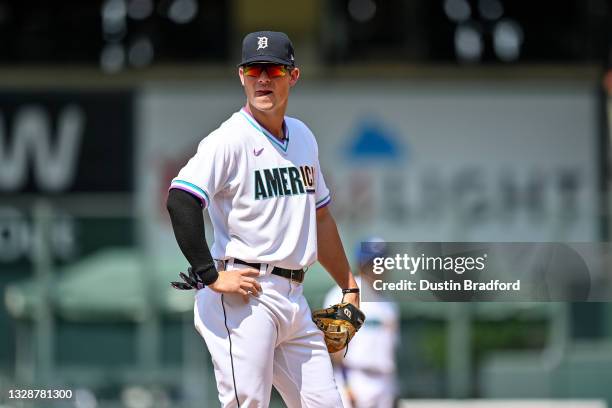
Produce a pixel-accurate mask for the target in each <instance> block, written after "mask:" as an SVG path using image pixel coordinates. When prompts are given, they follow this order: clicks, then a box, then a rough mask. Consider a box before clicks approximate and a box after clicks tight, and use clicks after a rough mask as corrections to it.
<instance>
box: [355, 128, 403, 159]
mask: <svg viewBox="0 0 612 408" xmlns="http://www.w3.org/2000/svg"><path fill="white" fill-rule="evenodd" d="M352 134H353V135H354V136H353V138H352V139H351V140H349V142H348V143H347V144H346V147H345V152H346V153H345V154H346V156H348V158H349V159H351V160H355V159H367V160H370V159H375V160H381V159H382V160H392V161H395V160H399V159H404V160H405V159H406V156H407V152H406V149H405V148H404V147H403V146H401V144H400V142H399V141H398V140H397V137H396V136H395V135H394V134H393V132H392V131H391V130H390V129H388V128H387V127H386V126H385V124H384V123H383V122H382V121H379V120H373V119H367V120H362V121H361V122H359V123H358V124H357V127H356V129H355V131H354V132H353V133H352Z"/></svg>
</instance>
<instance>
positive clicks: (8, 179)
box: [0, 105, 85, 192]
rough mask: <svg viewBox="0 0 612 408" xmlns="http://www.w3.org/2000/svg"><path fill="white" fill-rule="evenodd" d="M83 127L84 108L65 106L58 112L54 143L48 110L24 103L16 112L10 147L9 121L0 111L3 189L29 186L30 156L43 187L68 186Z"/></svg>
mask: <svg viewBox="0 0 612 408" xmlns="http://www.w3.org/2000/svg"><path fill="white" fill-rule="evenodd" d="M84 126H85V115H84V113H83V111H82V110H81V109H80V108H79V107H77V106H75V105H69V106H67V107H65V108H64V109H62V110H61V111H60V113H59V117H58V120H57V129H56V131H57V137H56V138H54V142H53V141H52V140H51V139H52V138H51V132H52V129H51V120H50V115H49V113H48V112H47V111H46V110H45V109H44V108H43V107H40V106H36V105H28V106H24V107H23V108H21V109H19V110H18V111H17V113H16V116H15V120H14V121H13V135H12V136H13V137H12V143H11V146H9V143H8V140H7V137H6V134H5V132H6V131H7V124H6V120H5V118H4V115H3V114H2V112H0V191H5V192H9V191H17V190H19V189H20V188H23V187H24V186H25V185H26V183H27V175H28V171H27V170H28V158H29V157H30V156H31V160H32V165H33V170H34V171H33V174H34V177H35V180H36V184H37V186H38V188H40V190H42V191H48V192H58V191H62V190H66V189H68V188H69V187H70V183H72V182H73V181H74V177H75V175H76V167H77V161H78V156H79V154H78V153H79V149H80V146H81V140H82V138H83V129H84ZM53 144H54V145H53Z"/></svg>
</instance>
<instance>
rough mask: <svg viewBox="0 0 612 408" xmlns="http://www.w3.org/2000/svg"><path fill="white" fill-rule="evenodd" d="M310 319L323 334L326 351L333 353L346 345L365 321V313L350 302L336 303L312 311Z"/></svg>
mask: <svg viewBox="0 0 612 408" xmlns="http://www.w3.org/2000/svg"><path fill="white" fill-rule="evenodd" d="M312 321H313V322H315V324H316V325H317V327H318V328H319V329H320V330H321V331H322V332H323V334H324V335H325V344H327V351H329V352H330V353H335V352H337V351H340V350H342V349H343V348H344V347H346V346H348V344H349V342H350V341H351V339H352V338H353V336H354V335H355V333H356V332H357V331H358V330H359V329H360V328H361V326H362V325H363V322H364V321H365V315H364V314H363V312H362V311H361V310H359V309H358V308H357V307H356V306H354V305H353V304H352V303H338V304H336V305H333V306H330V307H328V308H326V309H318V310H315V311H314V312H312Z"/></svg>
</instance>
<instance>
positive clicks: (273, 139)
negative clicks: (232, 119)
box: [240, 109, 289, 153]
mask: <svg viewBox="0 0 612 408" xmlns="http://www.w3.org/2000/svg"><path fill="white" fill-rule="evenodd" d="M240 114H242V116H244V118H245V119H246V120H247V122H249V123H250V124H251V126H253V127H254V128H255V129H257V130H258V131H259V132H260V133H262V134H263V135H264V136H265V137H267V138H268V139H269V140H270V141H271V142H272V143H274V144H275V145H276V146H278V147H279V148H280V149H281V150H282V151H283V152H285V153H287V148H288V147H289V128H288V127H287V126H285V130H286V135H285V140H284V142H280V141H279V140H278V139H277V138H276V137H275V136H274V135H273V134H272V133H270V132H268V131H267V130H266V129H265V128H263V127H262V126H261V125H259V124H258V123H257V121H255V120H254V119H252V118H251V117H249V114H248V113H245V112H244V111H243V110H242V109H241V110H240Z"/></svg>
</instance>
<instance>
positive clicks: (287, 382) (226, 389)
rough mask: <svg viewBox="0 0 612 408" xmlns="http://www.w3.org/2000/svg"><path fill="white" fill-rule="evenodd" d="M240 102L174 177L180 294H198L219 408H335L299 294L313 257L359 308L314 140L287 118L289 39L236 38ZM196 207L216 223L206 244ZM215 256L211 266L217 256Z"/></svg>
mask: <svg viewBox="0 0 612 408" xmlns="http://www.w3.org/2000/svg"><path fill="white" fill-rule="evenodd" d="M238 76H239V78H240V82H241V83H242V86H243V87H244V91H245V94H246V104H245V106H244V107H243V108H242V109H240V110H239V111H238V112H235V113H234V114H233V115H232V116H231V117H230V118H229V119H227V120H226V121H225V122H223V123H222V124H221V126H220V127H219V128H218V129H216V130H215V131H213V132H212V133H210V134H209V135H208V136H207V137H205V138H204V139H203V140H202V141H201V142H200V144H199V146H198V149H197V152H196V154H195V155H194V156H193V157H192V158H191V159H190V160H189V162H188V163H187V164H186V165H185V167H183V168H182V169H181V170H180V172H179V174H178V176H177V177H176V178H175V179H174V180H173V181H172V184H171V186H170V191H169V193H168V203H167V207H168V211H169V213H170V218H171V221H172V227H173V230H174V234H175V236H176V240H177V242H178V244H179V247H180V248H181V251H182V252H183V254H184V255H185V257H186V258H187V260H188V261H189V263H190V265H191V267H190V269H189V275H188V276H187V275H185V274H181V277H182V279H183V281H184V282H174V283H173V286H174V287H176V288H177V289H192V288H194V289H197V292H196V295H195V306H194V323H195V326H196V329H197V331H198V332H199V333H200V335H201V336H202V337H203V338H204V340H205V342H206V345H207V347H208V350H209V351H210V354H211V356H212V361H213V365H214V370H215V378H216V381H217V388H218V391H219V399H220V401H221V405H222V406H223V407H267V406H268V404H269V401H270V393H271V388H272V386H274V387H275V388H276V389H277V390H278V392H279V393H280V395H281V396H282V398H283V400H284V401H285V403H286V405H287V406H288V407H289V408H294V407H308V408H314V407H321V408H323V407H325V408H331V407H341V406H342V402H341V399H340V395H339V392H338V389H337V387H336V384H335V381H334V376H333V371H332V365H331V361H330V357H329V353H328V352H327V349H326V344H325V342H324V338H323V334H322V332H321V331H320V330H319V329H318V328H317V327H316V325H315V324H314V323H313V321H312V316H311V311H310V308H309V306H308V304H307V302H306V300H305V298H304V296H303V293H302V291H303V289H302V281H303V280H304V275H305V270H304V269H305V268H307V267H308V266H309V265H311V264H312V263H314V262H315V261H317V259H318V260H319V262H320V263H321V264H322V265H323V267H324V268H325V269H326V270H327V271H328V272H329V273H330V275H331V276H332V277H333V279H334V280H335V281H336V283H337V284H338V285H339V286H340V288H342V289H344V292H346V293H345V294H344V301H347V302H349V303H351V304H353V305H355V306H358V305H359V293H358V292H359V289H358V286H357V283H356V282H355V279H354V278H353V275H352V273H351V270H350V267H349V264H348V261H347V259H346V256H345V253H344V249H343V247H342V243H341V241H340V238H339V235H338V230H337V227H336V222H335V221H334V219H333V217H332V215H331V213H330V212H329V208H328V204H329V203H330V201H331V199H330V192H329V190H328V188H327V186H326V185H325V180H324V178H323V174H322V172H321V167H320V165H319V159H318V148H317V143H316V140H315V138H314V136H313V134H312V133H311V131H310V129H308V127H307V126H306V125H305V124H304V123H302V122H301V121H299V120H298V119H295V118H292V117H289V116H285V111H286V109H287V102H288V97H289V91H290V89H291V88H292V87H293V86H294V85H295V84H296V83H297V81H298V79H299V76H300V70H299V69H298V68H297V67H296V65H295V59H294V53H293V46H292V44H291V41H290V40H289V38H288V37H287V35H286V34H284V33H280V32H271V31H261V32H255V33H250V34H248V35H247V36H246V37H245V38H244V40H243V44H242V61H241V62H240V64H239V65H238ZM202 209H208V212H209V214H210V218H211V221H212V225H213V230H214V243H213V245H212V247H211V249H210V250H209V248H208V246H207V244H206V241H205V237H204V223H203V219H202ZM213 259H214V261H213Z"/></svg>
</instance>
